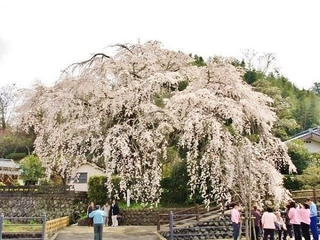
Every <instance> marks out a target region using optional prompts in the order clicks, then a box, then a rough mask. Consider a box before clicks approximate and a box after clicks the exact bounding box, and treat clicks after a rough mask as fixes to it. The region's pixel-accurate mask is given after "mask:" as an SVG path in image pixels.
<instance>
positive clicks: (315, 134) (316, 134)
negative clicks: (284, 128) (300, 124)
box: [285, 126, 320, 142]
mask: <svg viewBox="0 0 320 240" xmlns="http://www.w3.org/2000/svg"><path fill="white" fill-rule="evenodd" d="M296 139H301V140H306V139H312V140H314V141H317V142H320V126H317V127H314V128H309V129H308V130H305V131H302V132H300V133H298V134H296V135H294V136H293V137H292V138H290V139H289V140H287V141H285V142H290V141H292V140H296Z"/></svg>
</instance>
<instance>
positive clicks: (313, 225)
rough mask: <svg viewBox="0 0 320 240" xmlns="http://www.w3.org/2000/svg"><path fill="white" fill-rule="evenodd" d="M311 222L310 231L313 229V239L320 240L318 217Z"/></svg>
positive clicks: (312, 218) (311, 218)
mask: <svg viewBox="0 0 320 240" xmlns="http://www.w3.org/2000/svg"><path fill="white" fill-rule="evenodd" d="M310 220H311V222H310V229H311V233H312V236H313V239H314V240H319V233H318V227H317V223H318V218H317V216H314V217H310Z"/></svg>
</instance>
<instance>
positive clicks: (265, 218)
mask: <svg viewBox="0 0 320 240" xmlns="http://www.w3.org/2000/svg"><path fill="white" fill-rule="evenodd" d="M261 223H262V228H263V240H267V239H268V235H269V236H270V240H274V230H275V224H276V223H277V217H276V215H275V214H274V213H273V212H272V208H271V207H267V211H265V212H264V213H263V214H262V217H261ZM300 240H301V239H300Z"/></svg>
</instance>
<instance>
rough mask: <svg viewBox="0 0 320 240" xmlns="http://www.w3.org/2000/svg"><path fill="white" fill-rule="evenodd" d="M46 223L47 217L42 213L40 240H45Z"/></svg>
mask: <svg viewBox="0 0 320 240" xmlns="http://www.w3.org/2000/svg"><path fill="white" fill-rule="evenodd" d="M46 222H47V217H46V214H45V213H44V214H43V215H42V240H45V239H46ZM0 240H1V239H0Z"/></svg>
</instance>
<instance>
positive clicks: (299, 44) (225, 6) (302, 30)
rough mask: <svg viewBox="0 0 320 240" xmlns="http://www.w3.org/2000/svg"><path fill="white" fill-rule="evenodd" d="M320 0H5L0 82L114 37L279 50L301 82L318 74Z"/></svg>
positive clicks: (52, 72) (220, 50)
mask: <svg viewBox="0 0 320 240" xmlns="http://www.w3.org/2000/svg"><path fill="white" fill-rule="evenodd" d="M319 9H320V2H319V1H318V0H307V1H300V0H299V1H298V0H296V1H295V0H268V1H267V0H265V1H262V0H198V1H194V0H101V1H98V0H87V1H84V0H51V1H50V0H28V1H26V0H0V86H2V85H7V84H12V83H16V84H17V85H18V86H19V87H31V85H32V83H34V82H35V80H36V79H38V80H40V81H41V82H43V83H44V84H45V85H52V84H53V83H54V82H55V81H56V80H58V78H59V76H60V73H61V70H63V69H65V68H66V67H67V66H68V65H70V64H72V63H74V62H78V61H82V60H86V59H88V58H90V56H91V54H93V53H96V52H101V51H105V47H107V46H109V45H113V44H116V43H130V44H135V43H137V42H138V40H139V39H140V41H141V42H142V43H144V42H145V41H148V40H158V41H161V42H162V43H163V46H164V48H168V49H172V50H176V51H178V50H180V51H182V52H185V53H187V54H189V53H193V54H197V55H200V56H203V57H204V58H205V59H206V58H207V57H209V56H214V55H222V56H234V57H237V58H239V59H240V58H241V56H242V52H241V50H244V49H248V48H249V49H253V50H255V51H257V52H258V53H263V52H272V53H275V54H276V57H277V65H278V66H279V67H280V69H281V73H282V74H283V75H284V76H285V77H287V78H288V79H289V81H291V82H293V83H294V84H295V85H296V86H297V87H299V88H309V87H311V86H312V85H313V83H314V82H320V71H319V70H320V68H319V57H320V34H319V30H320V27H319V25H320V13H319Z"/></svg>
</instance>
